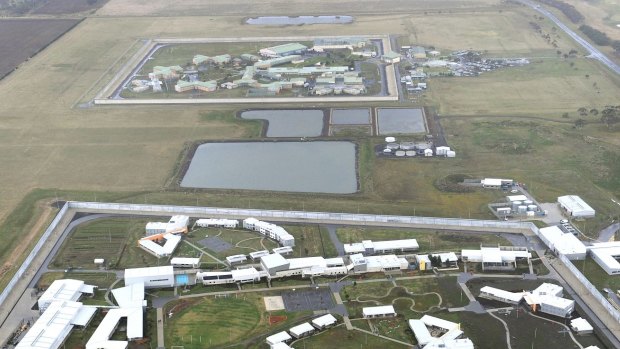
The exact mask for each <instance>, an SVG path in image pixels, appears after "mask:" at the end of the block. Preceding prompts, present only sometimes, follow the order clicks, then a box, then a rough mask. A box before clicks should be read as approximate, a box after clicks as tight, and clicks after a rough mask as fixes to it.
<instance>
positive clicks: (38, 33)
mask: <svg viewBox="0 0 620 349" xmlns="http://www.w3.org/2000/svg"><path fill="white" fill-rule="evenodd" d="M78 22H79V21H78V20H76V19H9V20H6V19H4V20H0V33H2V36H0V79H1V78H2V77H4V76H5V75H7V74H9V73H10V72H11V71H13V69H15V68H16V67H17V66H18V65H19V64H21V63H22V62H23V61H25V60H27V59H29V58H30V57H32V56H34V55H35V54H37V53H38V52H39V51H41V50H43V49H44V48H45V47H47V45H49V44H50V43H52V42H54V40H56V39H57V38H58V37H60V36H61V35H63V34H64V33H65V32H66V31H67V30H69V29H71V28H72V27H73V26H74V25H76V24H77V23H78ZM50 68H51V69H55V68H56V67H54V66H52V67H50Z"/></svg>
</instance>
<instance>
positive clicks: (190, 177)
mask: <svg viewBox="0 0 620 349" xmlns="http://www.w3.org/2000/svg"><path fill="white" fill-rule="evenodd" d="M355 152H356V149H355V144H354V143H352V142H328V141H320V142H234V143H228V142H226V143H206V144H202V145H200V146H199V147H198V148H197V149H196V152H195V154H194V157H193V158H192V160H191V163H190V165H189V168H188V170H187V172H186V173H185V176H184V177H183V180H182V181H181V187H185V188H211V189H249V190H273V191H289V192H312V193H336V194H349V193H354V192H356V191H357V172H356V167H355V161H356V157H355Z"/></svg>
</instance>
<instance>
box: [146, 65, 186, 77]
mask: <svg viewBox="0 0 620 349" xmlns="http://www.w3.org/2000/svg"><path fill="white" fill-rule="evenodd" d="M181 73H183V68H181V66H178V65H173V66H170V67H163V66H161V65H156V66H154V67H153V72H152V73H151V74H149V76H151V75H152V76H154V77H156V78H158V79H173V78H177V77H179V75H180V74H181Z"/></svg>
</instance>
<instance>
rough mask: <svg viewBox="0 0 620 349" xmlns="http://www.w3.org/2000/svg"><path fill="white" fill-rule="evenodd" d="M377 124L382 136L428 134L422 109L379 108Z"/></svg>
mask: <svg viewBox="0 0 620 349" xmlns="http://www.w3.org/2000/svg"><path fill="white" fill-rule="evenodd" d="M377 122H378V123H379V134H381V135H386V134H399V133H426V132H427V131H426V122H425V121H424V113H423V112H422V109H420V108H378V109H377Z"/></svg>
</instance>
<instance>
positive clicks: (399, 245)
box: [344, 239, 420, 255]
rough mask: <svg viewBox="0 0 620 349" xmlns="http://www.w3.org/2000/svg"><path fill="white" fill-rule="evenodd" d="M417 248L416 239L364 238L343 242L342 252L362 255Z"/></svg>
mask: <svg viewBox="0 0 620 349" xmlns="http://www.w3.org/2000/svg"><path fill="white" fill-rule="evenodd" d="M419 248H420V246H419V245H418V242H417V241H416V239H406V240H388V241H371V240H364V241H362V242H358V243H352V244H344V252H345V253H346V254H354V253H361V254H364V255H372V254H380V253H397V252H409V251H417V250H418V249H419Z"/></svg>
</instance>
